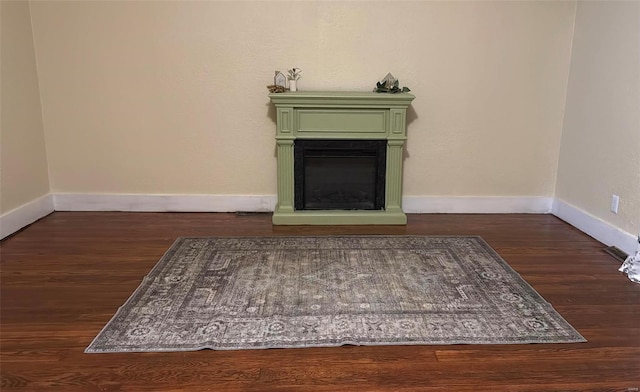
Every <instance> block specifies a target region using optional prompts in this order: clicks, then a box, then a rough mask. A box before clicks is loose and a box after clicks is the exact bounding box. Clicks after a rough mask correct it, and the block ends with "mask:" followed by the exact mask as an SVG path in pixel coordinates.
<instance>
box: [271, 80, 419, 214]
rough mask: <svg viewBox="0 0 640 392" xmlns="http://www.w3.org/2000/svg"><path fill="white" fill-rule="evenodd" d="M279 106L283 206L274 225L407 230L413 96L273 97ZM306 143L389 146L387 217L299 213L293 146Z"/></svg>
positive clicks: (340, 93)
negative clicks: (405, 175)
mask: <svg viewBox="0 0 640 392" xmlns="http://www.w3.org/2000/svg"><path fill="white" fill-rule="evenodd" d="M269 98H271V101H272V102H273V104H274V105H275V106H276V109H277V110H276V113H277V125H276V144H277V160H278V169H277V170H278V204H277V205H276V210H275V212H274V213H273V224H274V225H404V224H406V223H407V217H406V215H405V214H404V213H403V212H402V164H403V149H404V143H405V140H406V139H407V136H406V113H407V110H406V109H407V107H408V106H409V104H411V101H413V99H414V98H415V96H413V95H412V94H408V93H403V94H380V93H373V92H370V93H364V92H347V91H337V92H335V91H334V92H331V91H298V92H293V93H292V92H287V93H279V94H269ZM296 138H301V139H302V138H304V139H360V140H387V173H386V175H387V183H386V187H385V188H386V189H385V209H384V210H382V211H361V210H359V211H351V210H349V211H342V210H341V211H335V210H327V211H296V210H295V208H294V175H293V171H294V164H293V155H294V151H293V150H294V147H293V146H294V143H295V139H296Z"/></svg>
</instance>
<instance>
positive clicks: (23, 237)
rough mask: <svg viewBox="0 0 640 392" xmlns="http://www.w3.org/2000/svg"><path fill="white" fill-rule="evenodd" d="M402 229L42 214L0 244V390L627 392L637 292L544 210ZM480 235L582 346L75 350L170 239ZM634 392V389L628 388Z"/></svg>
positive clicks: (228, 217)
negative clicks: (573, 332) (556, 313)
mask: <svg viewBox="0 0 640 392" xmlns="http://www.w3.org/2000/svg"><path fill="white" fill-rule="evenodd" d="M408 222H409V223H408V225H407V226H406V227H405V226H303V227H294V226H292V227H274V226H272V225H271V215H270V214H207V213H114V212H55V213H53V214H51V215H49V216H48V217H46V218H44V219H42V220H40V221H38V222H36V223H35V224H33V225H31V226H29V227H27V228H26V229H25V230H23V231H21V232H19V233H17V234H15V235H13V236H11V237H9V238H7V239H5V240H3V241H2V242H1V243H0V278H1V285H0V305H1V314H0V328H1V334H0V365H1V366H0V376H1V377H0V378H1V381H0V388H2V390H3V391H5V390H7V391H12V390H21V391H22V390H24V391H49V390H51V391H91V390H96V391H184V390H190V391H209V390H224V391H264V390H269V391H300V390H304V391H352V390H366V391H415V390H422V391H446V390H450V391H460V392H464V391H521V392H530V391H593V390H603V391H625V392H637V391H638V390H639V389H640V339H639V338H638V337H639V336H640V285H637V284H634V283H632V282H630V281H629V280H628V279H627V278H626V277H625V276H624V275H622V274H620V273H619V272H617V268H618V265H619V263H618V262H616V261H615V260H613V259H612V258H611V256H609V255H608V254H606V253H604V252H603V251H602V249H603V248H604V245H602V244H600V243H598V242H597V241H595V240H594V239H593V238H591V237H589V236H587V235H584V234H583V233H581V232H579V231H578V230H576V229H575V228H573V227H571V226H569V225H567V224H566V223H564V222H562V221H561V220H559V219H557V218H555V217H553V216H551V215H532V214H508V215H495V214H492V215H469V214H467V215H465V214H435V215H416V214H414V215H409V216H408ZM345 234H381V235H387V234H389V235H394V234H395V235H480V236H482V237H483V238H484V239H485V241H487V243H489V245H491V246H492V247H494V249H496V250H497V251H498V253H499V254H500V256H501V257H502V258H503V259H504V260H505V261H506V262H507V263H509V264H510V265H511V266H512V267H513V268H514V269H515V270H516V271H517V272H518V273H520V275H521V276H522V277H523V278H524V279H526V280H527V281H528V282H529V283H530V284H531V285H532V286H533V287H534V288H535V289H536V290H537V291H538V292H539V293H540V294H541V295H542V296H543V297H544V298H545V299H546V300H547V301H549V302H550V303H551V304H552V305H553V306H554V307H555V308H556V310H558V311H559V312H560V314H562V316H563V317H565V318H566V319H567V321H569V322H570V323H571V324H572V325H573V326H574V327H575V328H576V329H577V330H578V331H579V332H580V333H582V334H583V335H584V336H585V337H586V338H587V339H588V342H587V343H577V344H529V345H453V346H376V347H353V346H345V347H330V348H310V349H274V350H242V351H210V350H204V351H199V352H185V353H129V354H122V353H120V354H84V353H83V350H84V348H85V347H86V346H87V345H88V344H89V342H90V341H91V340H92V339H93V337H94V336H95V335H96V334H97V333H98V332H99V331H100V329H101V328H102V327H103V326H104V324H105V323H106V322H107V321H108V320H109V319H110V318H111V316H112V315H113V313H114V312H115V311H116V310H117V308H118V307H119V306H121V305H122V304H123V303H124V301H125V300H126V299H127V298H128V297H129V295H130V294H131V293H132V292H133V290H135V288H136V287H137V286H138V285H139V284H140V282H141V281H142V279H143V277H144V276H145V275H146V274H147V273H148V272H149V271H150V270H151V268H152V267H153V265H155V263H156V262H157V261H158V259H159V258H160V257H161V256H162V255H163V254H164V252H165V251H166V250H167V249H168V247H169V246H170V245H171V244H172V243H173V241H174V240H175V239H176V238H177V237H180V236H252V235H263V236H265V235H275V236H278V235H301V236H304V235H345ZM634 388H636V389H635V390H634Z"/></svg>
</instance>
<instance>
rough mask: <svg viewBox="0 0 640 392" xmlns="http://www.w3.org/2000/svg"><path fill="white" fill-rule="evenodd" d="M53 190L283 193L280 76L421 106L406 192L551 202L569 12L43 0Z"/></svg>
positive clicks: (35, 7) (500, 6) (412, 127)
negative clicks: (395, 92) (381, 87)
mask: <svg viewBox="0 0 640 392" xmlns="http://www.w3.org/2000/svg"><path fill="white" fill-rule="evenodd" d="M31 11H32V20H33V26H34V39H35V47H36V52H37V54H38V63H39V69H40V74H39V77H40V84H41V94H42V100H43V112H44V124H45V129H46V139H47V152H48V157H49V168H50V180H51V184H52V185H51V186H52V191H53V192H79V193H148V194H157V193H161V194H164V193H168V194H182V193H187V194H191V193H203V194H275V192H276V170H275V165H276V159H275V142H274V134H275V120H274V111H273V110H272V108H271V106H270V104H269V100H268V98H267V95H266V94H267V90H266V87H265V86H266V85H267V84H270V83H271V81H272V76H273V71H274V70H275V69H280V70H285V69H286V68H290V67H293V66H296V67H299V68H302V69H303V71H304V73H303V77H302V79H301V80H300V82H299V87H300V89H309V90H332V89H338V90H362V91H369V90H370V89H371V88H373V86H374V84H375V82H376V81H377V80H379V79H380V78H382V77H383V76H384V75H385V74H386V73H387V72H389V71H391V72H392V73H394V75H395V76H396V77H398V78H399V79H400V82H401V83H402V84H404V85H407V86H410V87H411V88H412V90H413V92H414V93H415V95H416V96H417V98H416V100H415V101H414V104H413V109H412V111H411V113H410V120H411V121H410V123H409V138H410V140H409V142H408V146H407V159H406V161H405V164H406V170H405V182H404V191H405V194H407V195H446V196H455V195H473V196H484V195H487V196H491V195H498V196H552V195H553V192H554V185H555V175H556V168H557V159H558V151H559V146H560V132H561V127H562V118H563V110H564V98H565V91H566V83H567V78H568V69H569V59H570V44H571V36H572V30H573V20H574V15H575V3H574V2H423V1H417V2H219V1H216V2H167V1H145V2H132V1H131V2H77V1H70V2H57V1H34V2H32V3H31Z"/></svg>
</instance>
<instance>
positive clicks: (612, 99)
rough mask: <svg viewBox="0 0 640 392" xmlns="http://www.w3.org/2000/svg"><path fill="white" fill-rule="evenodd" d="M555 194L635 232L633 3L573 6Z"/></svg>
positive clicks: (637, 115)
mask: <svg viewBox="0 0 640 392" xmlns="http://www.w3.org/2000/svg"><path fill="white" fill-rule="evenodd" d="M612 194H617V195H619V196H620V204H619V212H618V214H617V215H616V214H614V213H612V212H611V211H610V205H611V196H612ZM556 198H557V199H559V200H560V201H561V202H564V203H567V204H568V205H570V206H573V207H575V208H577V209H579V210H582V211H584V212H586V213H587V214H589V215H591V216H593V217H594V218H595V219H596V220H601V221H603V222H605V223H606V224H609V225H612V226H613V227H616V228H619V229H620V230H622V231H624V232H627V233H631V234H634V235H635V234H637V233H638V232H640V3H639V2H615V1H601V2H590V1H585V2H579V3H578V8H577V13H576V24H575V34H574V39H573V49H572V56H571V71H570V75H569V86H568V92H567V103H566V115H565V119H564V126H563V133H562V146H561V150H560V161H559V167H558V178H557V185H556Z"/></svg>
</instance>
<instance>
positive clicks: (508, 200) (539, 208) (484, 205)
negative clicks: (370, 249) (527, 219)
mask: <svg viewBox="0 0 640 392" xmlns="http://www.w3.org/2000/svg"><path fill="white" fill-rule="evenodd" d="M552 205H553V199H552V198H550V197H503V196H495V197H493V196H492V197H466V196H460V197H455V196H454V197H438V196H405V197H403V198H402V210H403V211H404V212H406V213H422V214H518V213H527V214H547V213H549V212H551V207H552Z"/></svg>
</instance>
